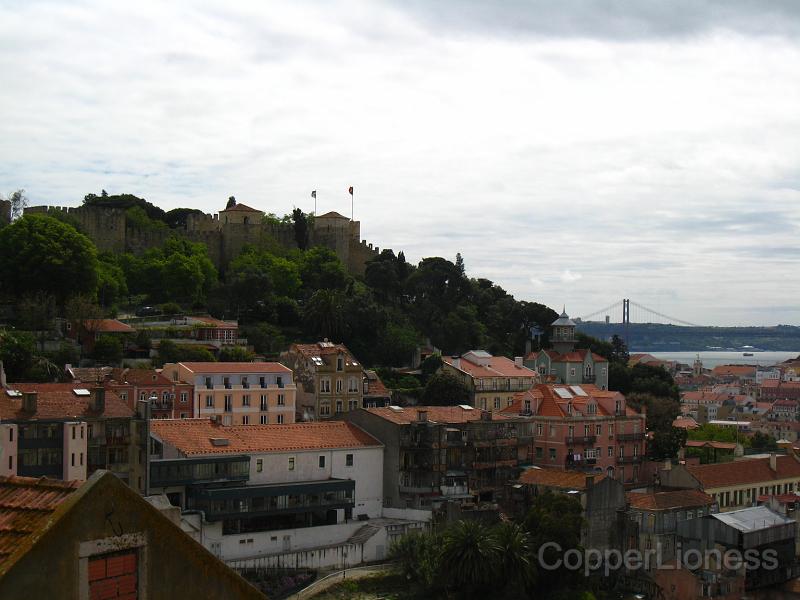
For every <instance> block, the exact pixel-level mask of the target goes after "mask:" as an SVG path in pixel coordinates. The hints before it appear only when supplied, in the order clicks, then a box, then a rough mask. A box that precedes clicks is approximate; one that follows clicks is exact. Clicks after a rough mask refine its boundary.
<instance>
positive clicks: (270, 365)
mask: <svg viewBox="0 0 800 600" xmlns="http://www.w3.org/2000/svg"><path fill="white" fill-rule="evenodd" d="M180 364H182V365H183V366H184V367H186V368H187V369H189V370H190V371H192V372H193V373H291V372H292V370H291V369H290V368H288V367H285V366H283V365H282V364H280V363H276V362H182V363H180Z"/></svg>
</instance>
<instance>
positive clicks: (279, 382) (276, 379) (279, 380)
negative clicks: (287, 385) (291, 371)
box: [275, 375, 283, 388]
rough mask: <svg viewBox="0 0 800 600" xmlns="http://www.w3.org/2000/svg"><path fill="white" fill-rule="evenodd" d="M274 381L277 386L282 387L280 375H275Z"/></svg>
mask: <svg viewBox="0 0 800 600" xmlns="http://www.w3.org/2000/svg"><path fill="white" fill-rule="evenodd" d="M275 383H276V385H277V386H278V387H279V388H282V387H283V377H281V376H280V375H278V376H277V377H275Z"/></svg>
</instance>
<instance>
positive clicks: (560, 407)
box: [531, 383, 639, 417]
mask: <svg viewBox="0 0 800 600" xmlns="http://www.w3.org/2000/svg"><path fill="white" fill-rule="evenodd" d="M570 387H580V388H581V389H583V391H584V392H586V394H587V395H586V396H576V395H575V394H574V392H572V390H570ZM534 389H536V390H538V391H539V393H541V397H542V399H541V401H540V402H539V409H538V410H536V411H534V415H535V416H540V417H566V416H567V412H566V408H567V403H568V400H567V399H565V398H562V397H561V396H559V395H558V392H556V391H555V390H556V389H566V390H568V391H569V392H570V394H572V396H573V397H572V399H571V400H570V401H571V402H572V405H573V407H575V409H577V411H578V412H579V413H581V414H583V415H586V414H587V410H586V404H587V402H588V401H589V400H591V399H594V400H595V402H596V404H597V415H598V416H612V414H613V411H612V412H609V410H608V409H606V407H605V406H603V403H602V402H597V400H600V399H614V398H615V397H616V396H619V397H620V398H624V396H622V394H620V393H619V392H615V391H611V390H601V389H600V388H598V387H597V386H596V385H594V384H581V385H580V386H569V385H566V384H550V383H548V384H539V385H537V386H536V387H535V388H534ZM533 409H534V406H533V403H531V410H533ZM638 414H639V413H638V412H636V411H635V410H633V409H632V408H630V407H627V406H626V407H625V415H626V416H635V415H638Z"/></svg>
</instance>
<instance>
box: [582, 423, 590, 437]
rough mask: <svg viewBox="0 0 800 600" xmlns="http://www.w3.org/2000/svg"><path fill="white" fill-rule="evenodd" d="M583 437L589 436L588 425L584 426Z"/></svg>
mask: <svg viewBox="0 0 800 600" xmlns="http://www.w3.org/2000/svg"><path fill="white" fill-rule="evenodd" d="M583 435H586V436H588V435H589V426H588V425H584V426H583Z"/></svg>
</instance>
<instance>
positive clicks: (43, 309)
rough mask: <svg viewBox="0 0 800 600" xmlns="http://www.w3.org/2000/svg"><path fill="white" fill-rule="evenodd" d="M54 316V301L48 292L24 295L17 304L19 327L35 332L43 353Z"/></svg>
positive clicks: (55, 312)
mask: <svg viewBox="0 0 800 600" xmlns="http://www.w3.org/2000/svg"><path fill="white" fill-rule="evenodd" d="M56 314H57V310H56V299H55V296H53V294H51V293H49V292H41V291H40V292H34V293H32V294H26V295H25V296H23V297H22V299H21V300H20V301H19V304H17V319H18V321H19V325H20V327H22V328H23V329H26V330H27V331H34V332H36V337H37V338H38V341H39V350H40V351H41V352H44V343H45V341H46V340H47V338H48V337H49V336H50V332H51V331H52V330H53V327H54V319H55V317H56Z"/></svg>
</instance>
